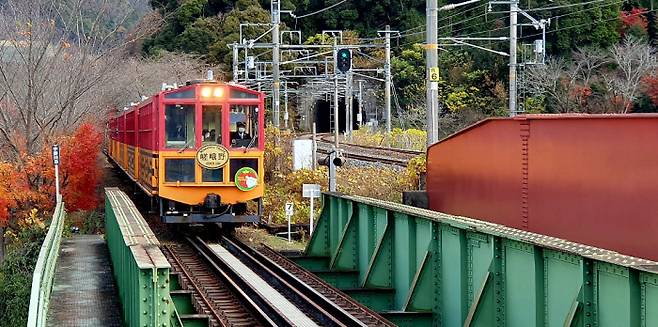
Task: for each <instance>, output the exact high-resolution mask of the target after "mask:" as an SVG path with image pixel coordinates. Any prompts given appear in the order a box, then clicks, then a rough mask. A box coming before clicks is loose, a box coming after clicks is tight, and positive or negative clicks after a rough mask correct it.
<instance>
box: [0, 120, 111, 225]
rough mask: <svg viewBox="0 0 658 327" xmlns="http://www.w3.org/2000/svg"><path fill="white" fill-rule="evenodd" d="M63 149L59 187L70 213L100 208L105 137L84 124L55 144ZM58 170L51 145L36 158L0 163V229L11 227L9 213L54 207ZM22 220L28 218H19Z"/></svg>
mask: <svg viewBox="0 0 658 327" xmlns="http://www.w3.org/2000/svg"><path fill="white" fill-rule="evenodd" d="M55 142H56V143H58V144H59V145H60V158H61V159H60V186H61V192H62V196H63V198H64V201H65V202H66V207H67V210H69V211H75V210H90V209H94V208H96V207H97V206H98V202H99V198H98V194H97V191H96V189H97V186H98V183H99V181H100V176H101V175H100V174H101V169H100V165H99V161H98V159H99V154H100V149H101V143H102V136H101V133H100V132H99V130H98V129H97V128H96V127H94V126H93V125H91V124H88V123H85V124H82V125H80V127H78V129H77V130H76V131H75V132H74V133H73V134H72V135H69V136H62V137H59V138H57V140H55ZM54 193H55V170H54V167H53V164H52V153H51V144H48V145H44V147H43V149H42V150H41V151H40V152H39V153H36V154H34V155H28V154H25V153H23V154H22V158H20V160H17V161H16V162H14V163H10V162H0V226H7V224H8V223H9V221H8V218H9V210H10V208H15V209H16V210H17V212H19V213H22V212H29V211H30V210H31V209H33V208H38V209H39V210H48V209H51V208H52V207H53V205H54ZM20 216H25V215H23V214H20Z"/></svg>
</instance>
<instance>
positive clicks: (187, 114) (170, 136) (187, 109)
mask: <svg viewBox="0 0 658 327" xmlns="http://www.w3.org/2000/svg"><path fill="white" fill-rule="evenodd" d="M165 143H166V146H167V147H168V148H194V147H195V146H196V144H195V135H194V105H179V104H177V105H167V106H166V107H165Z"/></svg>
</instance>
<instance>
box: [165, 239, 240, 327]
mask: <svg viewBox="0 0 658 327" xmlns="http://www.w3.org/2000/svg"><path fill="white" fill-rule="evenodd" d="M164 248H165V250H167V252H168V253H169V254H170V255H171V258H173V259H174V261H175V262H176V264H177V265H178V267H180V270H181V271H180V272H181V273H183V275H185V277H186V278H187V280H188V281H189V283H190V284H191V285H192V288H194V291H196V293H197V294H199V296H200V297H201V300H202V301H203V302H204V304H205V305H206V306H207V307H208V310H209V311H210V312H211V313H212V315H213V316H215V319H217V321H218V322H219V324H220V325H221V326H226V327H228V326H230V325H229V324H228V323H226V317H225V316H224V315H222V314H220V313H219V312H217V310H215V307H214V306H213V305H212V304H211V303H210V300H209V299H208V297H206V296H205V295H204V294H203V292H202V291H201V288H200V287H199V285H198V284H197V282H196V281H195V279H194V278H193V277H192V276H191V275H190V272H189V271H187V269H186V265H184V264H183V262H182V261H181V260H180V258H179V257H178V255H177V254H176V253H175V252H174V251H173V250H172V249H171V247H170V246H165V247H164Z"/></svg>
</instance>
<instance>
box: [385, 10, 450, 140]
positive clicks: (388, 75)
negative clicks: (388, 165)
mask: <svg viewBox="0 0 658 327" xmlns="http://www.w3.org/2000/svg"><path fill="white" fill-rule="evenodd" d="M427 1H434V3H436V1H437V0H427ZM434 17H436V15H435V16H434ZM434 27H435V28H436V24H434ZM385 33H386V43H385V48H386V58H385V60H386V61H385V62H384V109H385V110H386V132H388V133H390V132H391V26H389V25H386V31H385ZM434 43H436V42H434Z"/></svg>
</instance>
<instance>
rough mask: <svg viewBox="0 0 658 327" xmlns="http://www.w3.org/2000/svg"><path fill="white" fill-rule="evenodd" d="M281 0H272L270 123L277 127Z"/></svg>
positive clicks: (278, 112)
mask: <svg viewBox="0 0 658 327" xmlns="http://www.w3.org/2000/svg"><path fill="white" fill-rule="evenodd" d="M280 11H281V2H279V0H272V25H273V26H272V75H273V78H274V82H273V85H272V109H273V110H272V123H273V124H274V127H276V128H279V127H280V124H279V114H280V110H279V109H280V103H279V99H280V94H279V93H280V83H281V80H280V72H279V54H280V51H279V24H280V23H281V16H280V14H281V13H280Z"/></svg>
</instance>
